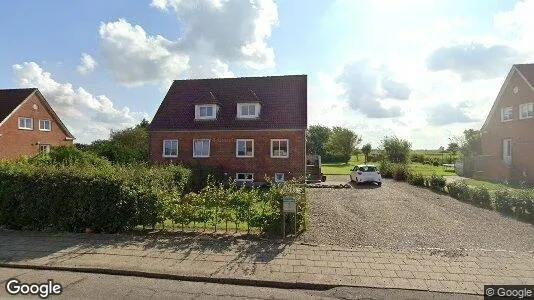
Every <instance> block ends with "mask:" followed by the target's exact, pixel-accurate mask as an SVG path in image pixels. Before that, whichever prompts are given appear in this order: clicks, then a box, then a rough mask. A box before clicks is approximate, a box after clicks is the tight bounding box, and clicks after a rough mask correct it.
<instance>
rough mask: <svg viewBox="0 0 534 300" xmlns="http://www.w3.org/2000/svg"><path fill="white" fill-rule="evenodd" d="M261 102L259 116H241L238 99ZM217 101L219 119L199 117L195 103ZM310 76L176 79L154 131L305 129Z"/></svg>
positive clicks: (153, 125) (156, 120) (157, 117)
mask: <svg viewBox="0 0 534 300" xmlns="http://www.w3.org/2000/svg"><path fill="white" fill-rule="evenodd" d="M240 102H259V103H261V112H260V117H259V119H254V120H243V119H237V118H236V113H237V103H240ZM208 103H217V104H218V105H219V107H220V108H219V115H218V117H217V119H216V120H202V121H199V120H197V121H195V105H196V104H208ZM306 127H307V77H306V75H286V76H269V77H241V78H218V79H192V80H175V81H174V82H173V84H172V85H171V87H170V89H169V91H168V92H167V95H166V96H165V98H164V99H163V102H162V103H161V105H160V107H159V109H158V111H157V112H156V115H155V116H154V119H153V120H152V123H151V124H150V130H152V131H167V130H168V131H173V130H226V129H228V130H232V129H234V130H235V129H244V130H256V129H305V128H306Z"/></svg>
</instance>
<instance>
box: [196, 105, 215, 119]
mask: <svg viewBox="0 0 534 300" xmlns="http://www.w3.org/2000/svg"><path fill="white" fill-rule="evenodd" d="M210 107H211V109H212V110H211V111H212V115H210V116H208V115H206V116H201V115H200V111H201V109H203V108H204V109H207V108H210ZM217 108H218V107H217V104H197V105H195V120H215V119H216V118H217V111H218V109H217Z"/></svg>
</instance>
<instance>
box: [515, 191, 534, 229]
mask: <svg viewBox="0 0 534 300" xmlns="http://www.w3.org/2000/svg"><path fill="white" fill-rule="evenodd" d="M514 204H515V207H514V213H515V216H516V217H517V218H519V219H521V220H524V221H527V222H530V223H532V224H534V193H533V191H529V190H522V191H520V192H518V193H517V195H516V200H515V202H514Z"/></svg>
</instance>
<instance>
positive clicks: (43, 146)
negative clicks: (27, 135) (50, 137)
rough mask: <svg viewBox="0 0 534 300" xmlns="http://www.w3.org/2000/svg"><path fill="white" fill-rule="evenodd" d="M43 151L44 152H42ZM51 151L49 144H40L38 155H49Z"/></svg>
mask: <svg viewBox="0 0 534 300" xmlns="http://www.w3.org/2000/svg"><path fill="white" fill-rule="evenodd" d="M43 149H44V150H43ZM51 149H52V145H50V144H40V145H39V153H43V152H44V153H47V154H48V153H50V150H51Z"/></svg>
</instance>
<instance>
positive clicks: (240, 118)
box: [236, 116, 260, 120]
mask: <svg viewBox="0 0 534 300" xmlns="http://www.w3.org/2000/svg"><path fill="white" fill-rule="evenodd" d="M259 119H260V116H257V117H239V116H238V117H236V120H259Z"/></svg>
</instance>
